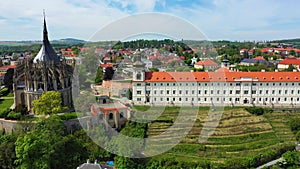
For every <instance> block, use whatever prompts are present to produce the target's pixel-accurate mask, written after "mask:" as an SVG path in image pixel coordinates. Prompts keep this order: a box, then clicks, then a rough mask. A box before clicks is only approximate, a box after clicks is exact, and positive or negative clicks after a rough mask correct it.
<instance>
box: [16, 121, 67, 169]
mask: <svg viewBox="0 0 300 169" xmlns="http://www.w3.org/2000/svg"><path fill="white" fill-rule="evenodd" d="M62 133H63V127H62V121H61V120H60V119H59V118H58V117H57V116H51V117H50V118H48V119H45V120H43V121H42V122H40V123H38V125H37V127H36V129H35V130H33V131H31V132H28V133H26V134H25V135H24V136H19V137H18V139H17V141H16V143H15V145H16V157H17V160H16V161H15V162H16V164H18V165H19V167H20V168H21V169H23V168H24V169H26V168H32V169H38V168H44V169H46V168H49V169H50V168H51V159H52V156H53V154H54V153H55V150H56V147H55V145H56V143H57V142H59V141H61V140H62V139H63V137H62Z"/></svg>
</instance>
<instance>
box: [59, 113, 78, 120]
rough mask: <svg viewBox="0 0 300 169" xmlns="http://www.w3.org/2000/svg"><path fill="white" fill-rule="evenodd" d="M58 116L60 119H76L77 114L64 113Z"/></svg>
mask: <svg viewBox="0 0 300 169" xmlns="http://www.w3.org/2000/svg"><path fill="white" fill-rule="evenodd" d="M59 118H60V119H61V120H71V119H76V118H77V114H76V113H66V114H63V115H60V116H59Z"/></svg>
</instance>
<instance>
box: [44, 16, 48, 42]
mask: <svg viewBox="0 0 300 169" xmlns="http://www.w3.org/2000/svg"><path fill="white" fill-rule="evenodd" d="M43 14H44V31H43V42H44V43H45V41H49V40H48V31H47V24H46V14H45V10H44V12H43Z"/></svg>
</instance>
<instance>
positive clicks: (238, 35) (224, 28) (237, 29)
mask: <svg viewBox="0 0 300 169" xmlns="http://www.w3.org/2000/svg"><path fill="white" fill-rule="evenodd" d="M299 5H300V1H276V0H264V1H260V0H227V1H225V0H214V1H213V7H211V6H210V7H206V6H201V5H200V4H199V5H197V4H195V5H194V6H192V7H183V6H177V7H175V8H173V9H168V12H170V13H173V14H175V15H179V16H181V17H183V18H186V19H188V20H189V21H191V22H192V23H193V24H195V25H196V26H197V27H198V28H199V29H201V30H202V31H203V32H204V33H205V34H206V35H207V36H208V38H209V39H230V40H244V39H246V40H247V39H252V40H255V39H256V40H267V39H274V38H275V37H278V34H280V37H282V38H283V37H291V36H292V33H295V34H294V36H293V37H300V32H299V33H297V32H296V31H294V30H299V28H300V23H296V22H298V21H299V19H300V15H299V14H300V12H299V10H298V9H297V6H299ZM285 24H294V25H293V27H294V28H288V27H286V25H285ZM279 27H281V29H284V31H283V30H282V32H281V31H280V28H279ZM288 29H291V30H289V31H287V30H288ZM273 37H274V38H273Z"/></svg>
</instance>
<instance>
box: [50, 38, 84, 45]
mask: <svg viewBox="0 0 300 169" xmlns="http://www.w3.org/2000/svg"><path fill="white" fill-rule="evenodd" d="M86 42H87V41H84V40H80V39H74V38H66V39H60V40H53V41H51V43H53V44H80V43H86Z"/></svg>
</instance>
